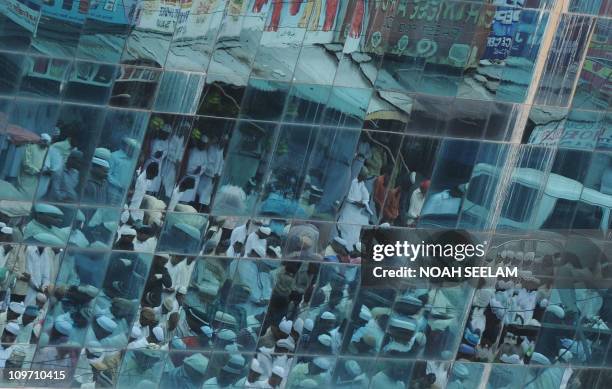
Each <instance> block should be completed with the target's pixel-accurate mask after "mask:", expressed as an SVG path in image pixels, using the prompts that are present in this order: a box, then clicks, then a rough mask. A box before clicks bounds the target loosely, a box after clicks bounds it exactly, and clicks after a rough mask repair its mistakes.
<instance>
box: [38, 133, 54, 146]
mask: <svg viewBox="0 0 612 389" xmlns="http://www.w3.org/2000/svg"><path fill="white" fill-rule="evenodd" d="M50 143H51V135H49V134H47V133H43V134H40V141H39V142H38V145H39V146H40V147H41V148H46V147H49V144H50Z"/></svg>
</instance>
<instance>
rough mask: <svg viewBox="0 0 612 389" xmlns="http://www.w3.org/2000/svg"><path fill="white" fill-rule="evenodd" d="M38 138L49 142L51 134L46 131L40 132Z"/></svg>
mask: <svg viewBox="0 0 612 389" xmlns="http://www.w3.org/2000/svg"><path fill="white" fill-rule="evenodd" d="M40 139H41V140H44V141H45V142H51V135H49V134H47V133H46V132H43V133H42V134H40Z"/></svg>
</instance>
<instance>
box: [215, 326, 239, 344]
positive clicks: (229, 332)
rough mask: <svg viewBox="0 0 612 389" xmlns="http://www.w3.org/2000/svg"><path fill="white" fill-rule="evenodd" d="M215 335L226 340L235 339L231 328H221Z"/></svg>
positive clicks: (231, 340)
mask: <svg viewBox="0 0 612 389" xmlns="http://www.w3.org/2000/svg"><path fill="white" fill-rule="evenodd" d="M217 337H218V338H219V339H221V340H226V341H228V342H233V341H235V340H236V333H235V332H234V331H232V330H228V329H222V330H221V331H219V333H218V334H217Z"/></svg>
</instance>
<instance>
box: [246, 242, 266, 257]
mask: <svg viewBox="0 0 612 389" xmlns="http://www.w3.org/2000/svg"><path fill="white" fill-rule="evenodd" d="M253 250H254V251H255V252H256V253H257V256H259V257H260V258H265V257H266V249H265V248H264V246H263V245H260V244H256V245H255V247H253ZM249 254H250V253H249Z"/></svg>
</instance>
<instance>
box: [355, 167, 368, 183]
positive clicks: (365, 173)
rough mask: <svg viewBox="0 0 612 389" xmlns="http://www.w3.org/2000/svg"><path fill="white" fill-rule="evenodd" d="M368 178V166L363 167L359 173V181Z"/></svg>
mask: <svg viewBox="0 0 612 389" xmlns="http://www.w3.org/2000/svg"><path fill="white" fill-rule="evenodd" d="M366 178H368V171H367V170H366V168H362V169H361V170H360V171H359V174H358V175H357V181H359V182H362V181H364V180H365V179H366Z"/></svg>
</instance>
